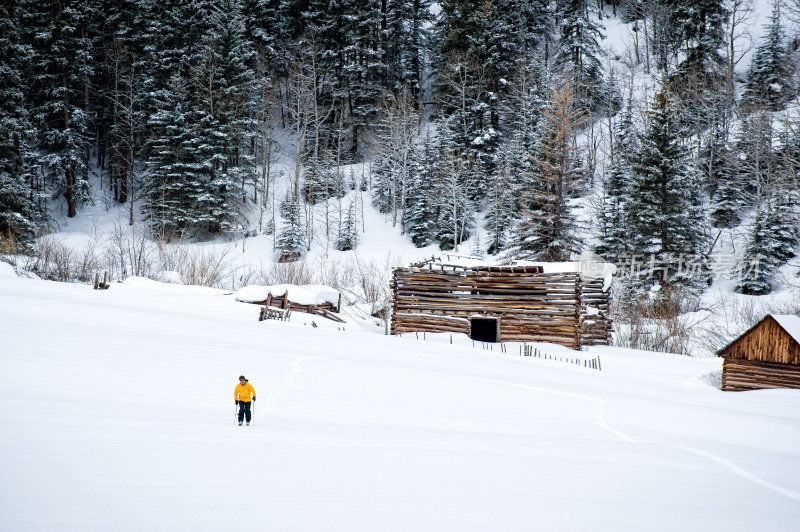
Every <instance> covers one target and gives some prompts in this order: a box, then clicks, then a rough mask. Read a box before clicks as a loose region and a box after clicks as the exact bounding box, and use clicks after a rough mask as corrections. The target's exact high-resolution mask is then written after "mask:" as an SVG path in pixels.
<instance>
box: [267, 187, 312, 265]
mask: <svg viewBox="0 0 800 532" xmlns="http://www.w3.org/2000/svg"><path fill="white" fill-rule="evenodd" d="M282 216H283V218H284V220H283V222H284V223H283V227H281V229H280V231H279V232H278V234H277V236H276V238H275V248H276V249H277V250H278V252H279V253H280V258H281V260H282V261H284V262H292V261H295V260H297V259H299V258H300V256H302V255H303V252H304V251H305V242H306V234H305V229H304V227H303V212H302V207H301V205H300V202H299V201H298V200H297V199H292V198H288V199H287V204H286V214H285V215H282Z"/></svg>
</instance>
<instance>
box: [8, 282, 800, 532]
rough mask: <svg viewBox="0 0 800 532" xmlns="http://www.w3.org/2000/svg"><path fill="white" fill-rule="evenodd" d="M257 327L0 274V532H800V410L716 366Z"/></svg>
mask: <svg viewBox="0 0 800 532" xmlns="http://www.w3.org/2000/svg"><path fill="white" fill-rule="evenodd" d="M257 315H258V307H256V306H253V305H248V304H245V303H239V302H236V301H235V300H234V297H233V296H232V295H230V294H229V293H228V292H223V291H218V290H212V289H208V288H197V287H185V286H177V285H167V284H160V283H155V282H152V281H144V280H137V279H132V280H129V281H128V282H126V283H124V284H113V285H112V286H111V288H110V289H109V290H105V291H94V290H92V289H91V287H89V286H86V285H79V284H60V283H53V282H47V281H38V280H27V279H19V278H16V277H15V276H13V275H12V272H11V271H10V270H9V269H8V268H4V269H3V270H2V271H0V368H2V369H1V370H0V456H2V460H0V530H3V531H36V530H53V531H55V530H57V531H73V530H74V531H87V530H103V531H107V530H137V531H138V530H229V529H238V528H243V527H246V528H247V529H249V530H270V531H347V532H357V531H368V532H374V531H378V530H380V531H436V532H442V531H469V530H475V531H493V530H502V531H514V530H520V531H530V530H613V531H620V530H637V531H641V530H726V531H731V530H747V531H751V530H787V531H789V530H796V527H797V524H798V523H800V477H798V475H797V471H798V466H800V391H794V390H769V391H759V392H746V393H723V392H721V391H719V390H718V389H716V388H715V387H713V386H712V385H711V384H709V381H710V380H713V376H714V374H716V373H718V372H719V369H720V363H719V360H717V359H713V358H702V359H695V358H688V357H679V356H674V355H664V354H657V353H649V352H635V351H629V350H622V349H617V348H595V349H592V350H591V351H589V352H588V353H578V354H576V353H574V352H570V351H567V350H565V349H561V348H557V347H553V346H545V345H540V346H537V347H538V348H540V349H544V350H545V351H547V352H549V353H551V354H554V355H556V356H557V357H561V356H564V357H575V356H578V357H581V358H589V357H595V356H599V357H600V358H601V361H602V371H596V370H590V369H587V368H584V367H583V366H577V365H574V364H572V365H570V364H566V363H562V362H557V361H555V360H544V359H541V358H533V357H520V356H519V354H518V347H516V346H514V345H511V346H509V349H508V353H499V352H497V351H487V350H483V349H481V348H480V346H478V347H473V345H472V343H471V342H469V341H467V340H466V339H464V338H458V337H456V338H454V339H453V341H454V343H453V344H452V345H451V344H450V338H449V336H448V337H439V338H431V337H430V336H428V337H427V339H426V340H423V339H422V338H420V339H416V338H415V337H414V336H410V337H409V336H405V337H400V338H398V337H387V336H383V335H382V334H381V333H382V328H379V327H376V326H375V325H374V324H373V323H370V322H360V321H358V320H356V319H352V318H351V320H350V321H349V323H347V324H346V325H345V326H344V330H342V327H341V325H340V324H335V323H333V322H328V321H326V320H324V319H322V318H320V317H318V316H310V315H305V314H300V313H295V314H293V316H292V318H293V319H292V321H291V322H288V323H287V322H279V321H265V322H258V321H257ZM312 321H314V322H315V323H316V325H318V326H317V327H313V326H312V323H311V322H312ZM241 373H244V374H245V375H247V377H248V378H249V379H250V382H251V383H252V384H253V385H254V386H255V388H256V390H257V393H258V400H257V402H256V407H255V420H254V424H253V425H252V426H250V427H238V426H235V425H234V423H233V415H234V404H233V388H234V386H235V384H236V378H237V377H238V375H239V374H241Z"/></svg>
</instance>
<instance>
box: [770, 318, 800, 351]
mask: <svg viewBox="0 0 800 532" xmlns="http://www.w3.org/2000/svg"><path fill="white" fill-rule="evenodd" d="M772 317H773V318H775V321H777V322H778V325H780V326H781V327H783V329H784V330H785V331H786V332H787V333H789V336H791V337H792V338H794V340H795V341H796V342H797V343H798V344H800V316H795V315H794V314H772Z"/></svg>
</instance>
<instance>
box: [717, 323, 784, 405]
mask: <svg viewBox="0 0 800 532" xmlns="http://www.w3.org/2000/svg"><path fill="white" fill-rule="evenodd" d="M717 356H720V357H722V358H724V359H725V360H724V362H723V365H722V389H723V390H724V391H744V390H757V389H761V388H800V316H794V315H787V314H768V315H767V316H765V317H764V319H762V320H761V321H760V322H758V323H757V324H755V325H754V326H753V327H751V328H750V329H749V330H748V331H746V332H745V333H744V334H742V335H741V336H739V337H738V338H737V339H735V340H734V341H733V342H731V343H730V344H728V345H727V346H726V347H725V348H723V349H721V350H720V351H719V352H718V353H717Z"/></svg>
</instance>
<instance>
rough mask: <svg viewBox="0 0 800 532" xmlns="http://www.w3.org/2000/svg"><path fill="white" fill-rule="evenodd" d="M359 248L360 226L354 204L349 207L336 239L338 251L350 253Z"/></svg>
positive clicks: (351, 203)
mask: <svg viewBox="0 0 800 532" xmlns="http://www.w3.org/2000/svg"><path fill="white" fill-rule="evenodd" d="M356 246H358V224H357V220H356V207H355V203H354V202H352V201H351V202H350V204H349V205H348V206H347V213H346V214H345V216H344V220H342V224H341V226H340V227H339V236H338V238H337V239H336V249H338V250H339V251H349V250H351V249H356Z"/></svg>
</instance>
